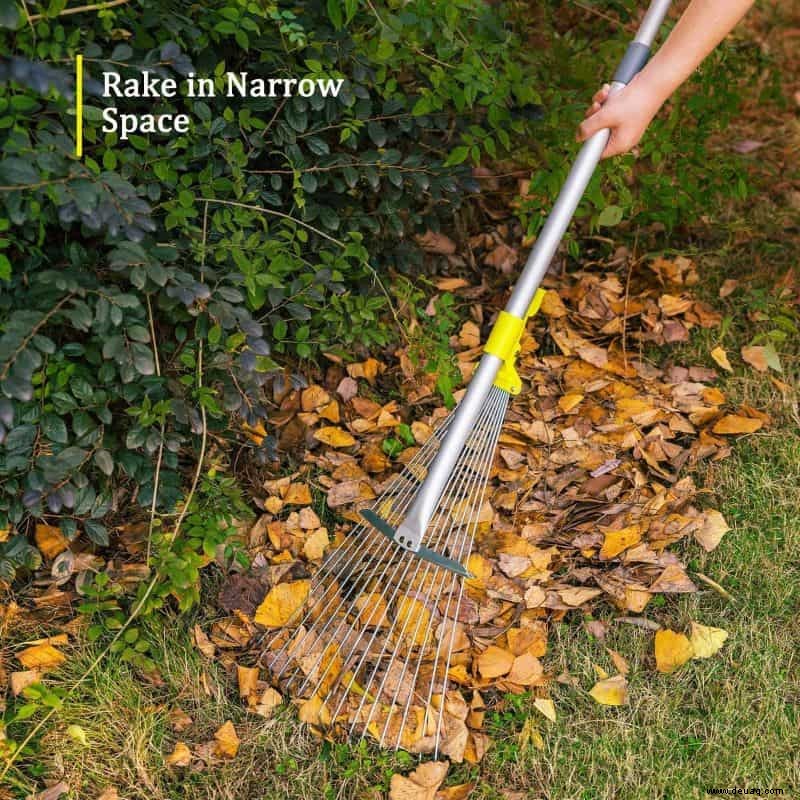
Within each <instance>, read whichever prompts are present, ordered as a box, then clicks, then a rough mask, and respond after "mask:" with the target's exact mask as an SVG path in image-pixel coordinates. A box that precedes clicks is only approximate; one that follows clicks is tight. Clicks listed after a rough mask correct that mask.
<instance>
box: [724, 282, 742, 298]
mask: <svg viewBox="0 0 800 800" xmlns="http://www.w3.org/2000/svg"><path fill="white" fill-rule="evenodd" d="M738 285H739V281H737V280H736V279H735V278H728V279H727V280H724V281H723V282H722V286H720V287H719V296H720V297H722V298H725V297H728V296H729V295H731V294H733V293H734V291H736V287H737V286H738Z"/></svg>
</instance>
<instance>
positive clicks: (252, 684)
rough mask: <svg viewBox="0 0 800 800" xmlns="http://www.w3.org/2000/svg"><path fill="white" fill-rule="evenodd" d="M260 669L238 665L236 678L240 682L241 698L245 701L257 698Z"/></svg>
mask: <svg viewBox="0 0 800 800" xmlns="http://www.w3.org/2000/svg"><path fill="white" fill-rule="evenodd" d="M258 672H259V670H258V667H243V666H242V665H241V664H237V665H236V677H237V679H238V682H239V697H241V698H242V699H243V700H244V699H245V698H248V697H251V696H252V697H255V694H256V689H257V688H258Z"/></svg>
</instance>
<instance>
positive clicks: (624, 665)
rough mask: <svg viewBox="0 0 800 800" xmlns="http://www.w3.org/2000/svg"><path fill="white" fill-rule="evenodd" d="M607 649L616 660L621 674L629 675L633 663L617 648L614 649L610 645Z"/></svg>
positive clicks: (615, 662)
mask: <svg viewBox="0 0 800 800" xmlns="http://www.w3.org/2000/svg"><path fill="white" fill-rule="evenodd" d="M606 650H607V651H608V654H609V655H610V656H611V660H612V661H613V662H614V666H615V667H616V668H617V672H619V673H620V675H627V674H628V673H629V672H630V671H631V665H630V664H629V663H628V662H627V661H626V660H625V659H624V658H623V657H622V655H621V654H620V653H618V652H617V651H616V650H612V649H611V648H610V647H606Z"/></svg>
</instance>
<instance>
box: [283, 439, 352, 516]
mask: <svg viewBox="0 0 800 800" xmlns="http://www.w3.org/2000/svg"><path fill="white" fill-rule="evenodd" d="M323 430H326V429H325V428H323ZM336 430H338V428H337V429H336ZM351 438H352V437H351ZM283 502H284V503H285V504H286V505H294V506H307V505H309V504H310V503H311V489H309V488H308V485H307V484H305V483H291V484H289V487H288V488H287V490H286V494H285V495H284V496H283Z"/></svg>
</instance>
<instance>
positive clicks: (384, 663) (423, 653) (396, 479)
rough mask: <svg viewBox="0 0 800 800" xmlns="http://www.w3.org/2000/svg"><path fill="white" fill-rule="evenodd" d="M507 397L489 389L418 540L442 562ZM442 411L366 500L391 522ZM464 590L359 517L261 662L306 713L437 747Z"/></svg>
mask: <svg viewBox="0 0 800 800" xmlns="http://www.w3.org/2000/svg"><path fill="white" fill-rule="evenodd" d="M508 400H509V395H508V394H507V393H506V392H505V391H503V390H502V389H499V388H496V387H494V388H492V390H491V392H490V393H489V396H488V398H487V401H486V404H485V405H484V407H483V409H482V411H481V413H480V415H479V417H478V420H477V422H476V424H475V425H474V427H473V429H472V430H471V432H470V435H469V437H468V439H467V441H466V444H465V445H464V447H463V449H462V451H461V454H460V457H459V460H458V462H457V464H456V468H455V469H454V470H453V472H452V476H451V478H450V481H449V483H448V485H447V487H446V488H445V491H444V492H443V494H442V496H441V499H440V501H439V506H438V508H437V511H436V514H435V515H434V518H433V520H432V522H431V525H430V526H429V528H428V530H427V533H426V545H427V547H429V548H430V549H431V550H433V551H434V552H435V553H439V554H441V555H443V556H446V557H447V558H449V559H454V560H456V561H459V562H464V561H466V559H467V558H468V556H469V554H470V550H471V548H472V542H473V539H474V536H475V531H476V529H477V526H478V522H479V517H480V511H481V507H482V505H483V495H484V491H485V488H486V482H487V480H488V476H489V472H490V470H491V466H492V461H493V455H494V451H495V447H496V444H497V440H498V437H499V435H500V430H501V428H502V425H503V419H504V417H505V412H506V407H507V405H508ZM452 419H453V415H452V414H451V415H450V416H448V417H447V418H446V419H445V420H444V421H443V422H442V423H441V425H440V427H439V428H438V429H437V430H436V431H435V432H434V434H433V435H432V436H431V437H430V439H428V441H427V442H426V443H425V444H424V446H423V447H422V448H421V449H420V451H419V452H418V453H417V454H416V456H415V457H414V458H413V459H412V460H411V461H410V462H409V463H408V464H407V465H406V467H405V469H404V470H403V471H402V472H401V473H399V474H397V475H395V476H393V477H392V478H391V479H390V481H389V482H388V484H387V489H386V491H385V492H384V493H383V495H382V496H381V497H380V498H379V499H378V500H377V502H376V503H375V504H374V506H373V509H372V510H373V511H374V512H375V513H376V514H377V515H379V516H380V517H381V518H382V519H384V520H386V521H387V522H388V523H389V524H391V525H398V524H399V523H400V522H401V521H402V520H403V518H404V515H405V513H406V511H407V510H408V508H409V506H410V505H411V503H412V501H413V500H414V497H415V494H416V492H417V489H418V488H419V486H420V484H421V483H422V481H423V480H424V478H425V475H426V474H427V468H428V465H429V464H430V463H431V461H432V460H433V458H434V456H435V455H436V453H437V452H438V450H439V447H440V445H441V442H442V440H443V439H444V437H445V435H446V434H447V429H448V427H449V425H450V423H451V421H452ZM463 590H464V584H463V579H462V578H461V577H460V576H458V575H456V574H455V573H453V572H452V571H450V570H448V569H446V568H444V567H443V566H441V565H438V564H436V563H434V562H432V561H431V560H423V559H422V558H419V557H417V556H416V555H415V554H413V553H411V552H409V551H408V550H406V549H403V548H401V547H399V546H398V545H397V544H395V543H394V542H392V541H391V540H389V539H387V538H386V537H385V536H384V535H383V534H381V533H379V532H378V531H377V530H375V528H373V527H372V526H371V525H369V524H366V523H361V524H359V525H357V526H356V527H354V528H353V529H352V530H351V531H350V532H349V533H348V534H347V535H346V536H345V537H344V540H343V541H342V543H341V544H340V545H339V547H337V548H336V549H335V550H334V551H332V552H331V553H330V554H329V555H328V557H327V559H326V560H325V562H324V563H323V565H322V566H321V568H320V569H319V571H318V572H317V573H316V575H314V577H313V578H312V580H311V588H310V592H309V596H308V600H307V602H306V605H305V607H304V609H303V610H302V611H301V613H300V614H299V615H297V616H298V619H296V620H295V621H294V623H293V624H291V625H290V626H288V628H289V629H288V630H287V629H286V628H283V629H281V630H280V631H278V632H276V633H275V634H273V635H272V637H271V639H270V641H269V642H268V643H267V647H266V649H265V651H264V654H263V661H264V663H265V664H266V666H267V667H268V668H269V670H270V672H271V674H272V677H273V681H274V682H275V683H276V684H277V685H278V686H280V688H281V689H282V690H283V691H284V692H285V693H286V694H287V695H288V696H290V697H294V698H297V699H301V700H303V701H304V702H303V704H302V706H301V718H302V719H304V720H305V721H307V722H311V723H314V724H316V725H317V726H319V727H322V728H327V729H332V730H333V731H334V732H340V733H346V734H347V735H348V736H351V737H358V738H363V737H370V738H372V739H374V740H375V741H377V742H378V744H379V745H380V746H382V747H390V748H394V749H398V748H403V749H405V750H409V751H412V752H419V753H434V755H437V756H438V754H439V752H442V753H444V754H445V755H446V754H447V749H448V742H449V741H450V740H451V739H452V738H453V737H456V738H457V737H460V736H464V735H466V727H465V725H464V722H463V714H462V713H461V712H460V711H459V709H461V708H462V707H463V706H464V701H463V698H461V696H460V694H459V693H458V692H456V691H453V690H451V689H450V688H449V685H448V684H449V675H448V673H449V671H450V668H451V663H452V661H453V658H454V655H456V656H457V654H458V652H459V650H462V649H464V648H465V647H466V644H467V640H466V635H465V632H464V626H463V624H462V623H461V622H460V620H459V615H460V613H461V604H462V596H463ZM303 614H304V616H302V618H299V617H300V616H301V615H303Z"/></svg>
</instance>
